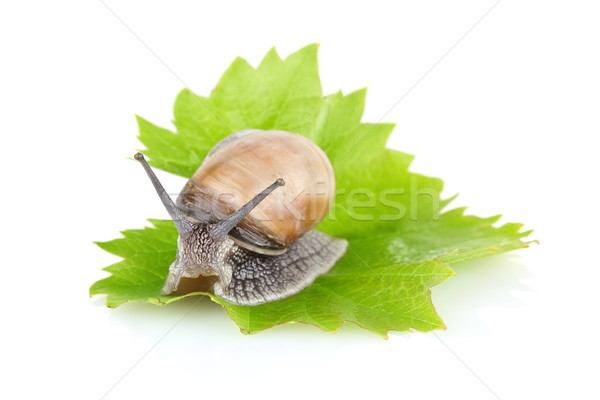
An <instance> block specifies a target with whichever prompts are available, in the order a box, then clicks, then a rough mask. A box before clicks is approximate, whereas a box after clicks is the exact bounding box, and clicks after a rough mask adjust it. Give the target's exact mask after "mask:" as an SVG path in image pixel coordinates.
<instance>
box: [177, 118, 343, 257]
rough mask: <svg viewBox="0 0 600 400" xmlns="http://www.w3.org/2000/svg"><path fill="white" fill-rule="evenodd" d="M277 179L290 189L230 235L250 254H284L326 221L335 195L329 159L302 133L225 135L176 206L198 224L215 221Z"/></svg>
mask: <svg viewBox="0 0 600 400" xmlns="http://www.w3.org/2000/svg"><path fill="white" fill-rule="evenodd" d="M277 178H283V179H284V180H285V182H286V186H285V190H280V191H275V192H273V194H271V195H270V196H268V197H267V198H265V199H264V200H263V201H262V202H261V203H260V204H259V205H258V206H256V208H255V209H254V210H253V211H252V212H251V213H250V214H249V215H248V216H247V217H246V218H244V220H242V222H240V224H238V226H237V227H236V228H234V229H233V230H232V231H231V232H230V233H229V234H230V236H231V237H232V238H233V239H234V240H235V241H236V243H237V244H238V245H240V246H242V247H245V248H247V249H249V250H252V251H255V252H257V253H261V254H281V253H283V252H284V251H285V249H286V248H287V246H288V244H289V243H290V242H292V241H293V240H294V239H296V238H298V237H300V236H302V235H303V234H305V233H306V232H308V231H309V230H311V229H313V228H315V227H316V226H317V225H318V224H319V223H320V222H321V220H323V218H325V216H326V215H327V213H328V212H329V208H330V207H331V205H332V204H333V200H334V196H335V176H334V173H333V168H332V166H331V163H330V162H329V159H328V158H327V156H326V155H325V153H324V152H323V151H322V150H321V149H320V148H319V147H318V146H317V145H316V144H315V143H313V142H312V141H310V140H309V139H307V138H306V137H304V136H302V135H299V134H296V133H290V132H285V131H260V130H248V131H242V132H238V133H234V134H232V135H230V136H228V137H226V138H225V139H223V140H222V141H220V142H219V143H217V145H216V146H215V147H214V148H213V149H212V150H211V151H210V152H209V153H208V155H207V157H206V158H205V160H204V162H203V163H202V165H201V166H200V167H199V168H198V170H197V171H196V172H195V173H194V175H193V176H192V177H191V179H190V180H189V181H188V183H187V184H186V185H185V187H184V188H183V190H182V191H181V193H180V195H179V197H178V198H177V202H176V204H177V207H178V208H179V209H180V210H182V211H183V213H184V214H185V215H186V216H188V217H189V218H191V219H193V220H196V221H199V222H203V223H215V222H218V221H221V220H223V219H225V218H226V217H227V216H228V215H230V214H232V213H233V212H234V211H235V210H237V209H239V208H240V207H241V206H243V205H244V204H246V203H247V202H249V201H250V200H251V199H252V198H253V197H254V196H255V195H256V194H257V193H259V192H260V191H261V190H263V189H264V188H265V187H267V186H269V184H271V183H272V182H273V181H274V180H276V179H277Z"/></svg>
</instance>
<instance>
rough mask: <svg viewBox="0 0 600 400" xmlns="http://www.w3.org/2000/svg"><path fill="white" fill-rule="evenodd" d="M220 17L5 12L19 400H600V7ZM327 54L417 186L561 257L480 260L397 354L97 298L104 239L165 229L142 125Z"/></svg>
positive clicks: (134, 10) (329, 68)
mask: <svg viewBox="0 0 600 400" xmlns="http://www.w3.org/2000/svg"><path fill="white" fill-rule="evenodd" d="M204 3H205V4H203V5H197V4H192V2H155V1H150V2H149V1H135V2H132V1H124V2H117V1H112V0H110V1H107V3H106V4H107V5H106V6H105V5H104V4H103V3H102V2H100V1H93V0H88V1H71V2H66V1H59V2H43V1H38V2H3V3H2V5H1V6H0V37H1V39H0V52H1V53H0V57H1V59H0V112H1V114H0V129H1V132H2V133H1V134H2V147H1V150H0V154H1V157H0V162H1V171H2V183H1V184H2V196H1V199H2V200H1V201H2V216H3V218H2V236H3V237H2V241H1V243H2V250H3V251H2V291H1V298H2V312H3V318H2V329H1V331H0V336H1V341H0V343H1V345H0V346H1V356H0V358H1V363H0V368H1V369H2V371H1V372H0V381H1V384H0V397H2V398H11V399H12V398H69V399H70V398H73V399H101V398H106V399H127V398H152V399H154V398H161V399H168V398H182V397H183V396H190V397H192V398H203V399H214V398H222V397H225V398H232V397H233V396H235V397H236V398H244V399H246V398H248V399H250V398H256V397H259V396H260V397H261V398H267V399H268V398H285V397H291V398H356V397H358V396H361V397H366V396H368V397H375V396H384V397H385V398H411V399H427V398H441V397H442V396H443V398H450V399H454V398H461V399H465V398H466V399H470V398H472V399H497V398H500V399H503V400H504V399H531V398H598V396H599V395H600V393H599V389H598V384H597V379H598V372H599V367H598V358H599V357H600V352H599V344H598V339H597V337H598V328H599V324H598V305H599V301H598V282H599V280H600V273H599V267H600V265H599V262H598V249H599V246H598V239H599V235H598V226H599V223H600V221H599V218H598V211H597V210H598V194H599V191H598V178H597V175H598V172H600V168H599V165H598V164H599V163H598V140H597V138H598V134H599V133H600V130H599V128H600V118H599V110H600V108H599V106H600V78H599V74H600V52H599V39H600V24H599V23H598V21H599V17H600V12H599V10H598V4H597V2H595V1H568V2H567V1H563V2H560V1H515V0H503V1H500V2H499V3H498V4H497V5H496V6H495V7H494V8H493V9H492V10H491V11H490V9H491V8H492V7H493V6H494V4H495V1H487V0H486V1H453V2H447V1H423V2H407V1H404V2H391V1H390V2H381V1H371V2H368V3H367V2H325V1H302V2H295V3H284V2H275V1H273V2H264V1H256V0H255V1H251V2H218V4H217V2H216V1H213V2H204ZM109 8H110V9H112V12H111V11H110V10H109ZM488 11H489V14H487V15H486V16H485V18H483V19H482V20H481V21H480V22H479V23H478V24H477V22H478V21H479V20H480V19H481V18H482V16H484V15H485V14H486V13H487V12H488ZM113 12H114V14H116V15H114V14H113ZM117 16H118V17H117ZM119 18H120V19H121V20H122V21H120V20H119ZM475 25H476V26H475ZM471 28H472V30H471ZM466 33H468V34H467V35H466V36H464V35H465V34H466ZM136 36H137V37H136ZM463 36H464V38H463ZM461 38H463V39H462V40H461ZM142 42H143V43H142ZM312 42H318V43H320V44H321V47H320V50H319V53H320V71H321V78H322V81H323V88H324V92H325V93H331V92H333V91H336V90H338V89H343V91H344V92H345V93H348V92H351V91H353V90H355V89H358V88H361V87H363V86H367V87H368V88H369V91H368V96H367V109H366V113H365V116H364V120H365V121H371V122H376V121H379V120H380V119H381V118H382V117H384V116H385V118H384V120H385V121H390V122H396V123H397V128H396V129H395V131H394V134H393V136H392V138H391V139H390V142H389V146H391V147H394V148H397V149H401V150H403V151H406V152H409V153H412V154H415V155H416V156H417V158H416V160H415V162H414V164H413V165H412V170H413V171H417V172H421V173H426V174H430V175H434V176H440V177H442V178H443V179H444V180H445V182H446V189H445V191H444V194H445V195H446V196H450V195H452V194H454V193H456V192H460V196H459V198H458V199H457V200H456V201H455V204H454V206H459V205H469V206H470V208H469V212H470V213H473V214H476V215H482V216H488V215H493V214H497V213H503V215H504V217H503V219H502V221H503V222H509V221H513V222H523V223H525V227H526V228H527V229H536V231H535V232H534V234H533V235H532V238H535V239H539V240H540V242H541V244H540V245H539V246H532V247H531V248H529V249H527V250H521V251H518V252H515V253H513V254H508V255H502V256H498V257H494V258H490V259H487V260H481V261H477V262H469V263H465V264H462V265H457V266H456V271H457V275H456V276H455V277H453V278H451V279H450V280H449V281H448V282H446V283H444V284H442V285H440V286H438V287H435V288H434V289H433V291H432V292H433V301H434V304H435V305H436V308H437V311H438V312H439V314H440V315H441V316H442V318H443V319H444V321H445V323H446V325H447V326H448V329H447V330H446V331H439V332H435V333H427V334H423V333H418V332H412V333H408V332H404V333H391V335H390V339H389V340H388V341H385V340H383V339H381V338H379V337H377V336H375V335H373V334H371V333H369V332H366V331H363V330H361V329H360V328H358V327H356V326H354V325H353V324H345V325H344V326H343V327H342V328H341V330H340V331H339V333H337V334H335V335H334V334H328V333H323V332H321V331H319V330H318V329H317V328H315V327H312V326H308V325H301V324H293V325H286V326H280V327H276V328H274V329H270V330H267V331H264V332H262V333H260V334H257V335H252V336H244V335H242V334H241V333H239V332H238V329H237V327H236V326H235V324H234V323H233V322H232V321H231V320H230V319H229V318H228V317H227V316H226V314H225V313H224V312H223V310H222V309H220V307H219V306H217V305H215V304H212V303H210V302H209V301H208V300H202V301H201V302H200V303H199V304H198V305H197V306H195V307H194V308H193V309H192V310H191V311H190V312H189V314H186V313H187V312H188V311H189V310H190V307H191V306H192V305H193V300H192V301H182V302H180V303H178V304H173V305H171V306H168V307H164V308H159V307H155V306H151V305H139V304H126V305H124V306H122V307H119V308H118V309H116V310H108V309H106V308H105V307H104V306H103V301H104V298H103V297H102V296H100V297H97V298H94V299H89V298H88V295H87V291H88V288H89V286H90V284H92V283H93V282H94V281H95V280H97V279H100V278H103V277H105V276H106V275H107V274H106V273H104V272H102V271H101V268H102V267H104V266H106V265H108V264H111V263H113V262H115V261H116V260H117V258H116V257H113V256H111V255H109V254H107V253H105V252H103V251H102V250H100V249H99V248H97V247H96V246H94V245H93V243H92V241H94V240H100V241H102V240H110V239H113V238H115V237H117V236H118V231H119V230H122V229H126V228H135V227H141V226H143V225H144V224H146V222H145V219H146V218H148V217H154V218H163V217H166V212H165V211H164V210H163V209H162V207H161V206H160V204H159V203H158V201H157V199H156V197H155V196H156V195H155V194H154V192H153V189H152V187H151V186H150V185H149V183H148V181H147V179H146V177H145V176H143V174H142V173H141V172H140V168H139V166H138V165H136V164H135V163H134V162H132V161H130V160H128V159H127V157H130V156H131V155H132V154H133V152H134V151H135V149H137V148H140V147H141V146H140V145H139V143H138V142H137V140H136V137H135V136H136V124H135V120H134V114H139V115H142V116H144V117H146V118H147V119H149V120H151V121H153V122H155V123H158V124H160V125H163V126H167V127H168V126H170V118H171V115H172V114H171V110H172V104H173V101H174V98H175V96H176V94H177V93H178V92H179V90H181V89H182V88H183V87H184V83H185V84H186V85H188V86H189V87H190V88H191V89H192V90H194V91H196V92H197V93H201V94H208V93H209V91H210V90H211V89H212V87H213V86H214V84H215V83H216V82H217V79H218V78H219V76H220V74H221V73H222V72H223V71H224V70H225V68H226V67H227V66H228V65H229V63H230V62H231V61H232V60H233V59H234V58H235V57H236V56H238V55H241V56H243V57H245V58H246V59H248V60H249V61H250V62H251V63H252V64H253V65H257V63H258V62H259V61H260V59H261V58H262V56H263V55H264V54H265V53H266V52H267V51H268V49H269V48H270V47H272V46H273V45H275V46H276V47H277V49H278V50H279V52H280V54H282V55H283V56H287V55H288V54H289V53H291V52H293V51H295V50H297V49H299V48H301V47H303V46H304V45H306V44H309V43H312ZM144 43H145V45H144ZM457 43H458V44H457ZM146 46H147V47H146ZM449 50H450V51H449ZM161 60H162V61H161ZM432 67H433V69H432ZM428 71H429V72H428ZM415 84H416V86H415ZM407 92H408V94H407ZM400 100H401V101H400ZM394 105H395V106H394ZM393 106H394V107H393ZM392 107H393V108H392ZM388 111H389V112H388ZM386 113H387V114H386ZM160 178H161V179H163V180H164V183H165V185H166V186H167V187H168V188H169V190H170V191H171V192H174V193H176V192H177V191H178V189H179V188H180V187H181V186H182V185H183V180H181V179H179V178H176V177H171V176H168V174H165V173H162V174H160ZM184 316H185V317H184ZM182 317H184V318H183V319H182ZM103 396H105V397H103Z"/></svg>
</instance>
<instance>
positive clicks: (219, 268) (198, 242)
mask: <svg viewBox="0 0 600 400" xmlns="http://www.w3.org/2000/svg"><path fill="white" fill-rule="evenodd" d="M347 246H348V242H347V241H346V240H343V239H336V238H333V237H331V236H329V235H327V234H325V233H323V232H319V231H315V230H313V231H310V232H308V233H307V234H305V235H304V236H302V237H300V238H298V239H296V240H294V241H293V242H292V243H290V244H289V246H288V249H287V251H286V252H285V253H284V254H280V255H276V256H270V255H264V254H257V253H254V252H252V251H250V250H247V249H245V248H243V247H240V246H238V245H236V244H235V242H234V241H233V240H232V239H231V238H230V237H229V236H223V237H217V238H215V237H214V236H213V235H212V234H211V225H205V224H198V225H197V226H196V227H195V228H194V231H193V233H192V234H191V235H190V236H188V237H187V238H185V239H179V242H178V254H177V258H176V260H175V262H174V263H173V264H172V265H171V268H170V269H169V276H168V278H167V281H166V283H165V286H164V287H163V289H162V291H161V293H163V294H169V293H171V292H173V291H174V290H175V289H176V287H177V282H178V281H179V278H181V277H187V278H197V277H199V276H200V275H202V276H216V277H217V281H216V282H215V284H214V286H213V292H214V294H215V295H217V296H218V297H220V298H222V299H224V300H227V301H228V302H230V303H233V304H237V305H247V306H253V305H257V304H262V303H267V302H270V301H274V300H280V299H283V298H286V297H289V296H291V295H293V294H296V293H298V292H300V291H301V290H302V289H304V288H306V287H307V286H309V285H310V284H311V283H312V282H313V281H314V280H315V279H316V278H317V277H318V276H319V275H322V274H324V273H326V272H327V271H329V270H330V269H331V268H332V267H333V266H334V265H335V263H336V262H337V260H338V259H339V258H340V257H341V256H342V255H343V254H344V252H345V251H346V248H347Z"/></svg>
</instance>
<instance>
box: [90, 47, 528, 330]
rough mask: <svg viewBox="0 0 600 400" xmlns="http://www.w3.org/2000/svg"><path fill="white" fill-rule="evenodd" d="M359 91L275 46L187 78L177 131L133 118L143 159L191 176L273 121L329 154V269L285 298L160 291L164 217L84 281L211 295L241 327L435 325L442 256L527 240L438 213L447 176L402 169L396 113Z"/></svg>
mask: <svg viewBox="0 0 600 400" xmlns="http://www.w3.org/2000/svg"><path fill="white" fill-rule="evenodd" d="M365 96H366V90H365V89H362V90H358V91H356V92H353V93H350V94H348V95H343V94H342V93H341V92H339V93H335V94H332V95H329V96H325V97H323V95H322V92H321V84H320V81H319V76H318V66H317V46H316V45H310V46H307V47H305V48H303V49H301V50H299V51H297V52H296V53H294V54H292V55H290V56H289V57H288V58H286V59H285V60H282V59H281V58H280V57H279V55H278V54H277V52H276V51H275V50H274V49H273V50H271V51H269V53H267V55H266V56H265V58H264V59H263V61H262V62H261V64H260V65H259V67H258V68H256V69H254V68H252V67H251V66H250V65H249V64H248V63H247V62H246V61H245V60H243V59H241V58H238V59H236V60H235V61H234V62H233V63H232V65H231V66H230V67H229V68H228V69H227V71H226V72H225V74H224V75H223V77H222V78H221V80H220V81H219V83H218V84H217V87H216V88H215V89H214V91H213V92H212V93H211V95H210V96H209V97H202V96H198V95H196V94H194V93H192V92H191V91H189V90H188V89H184V90H183V91H182V92H181V93H180V94H179V95H178V96H177V99H176V101H175V109H174V115H175V120H174V125H175V127H176V132H172V131H170V130H168V129H164V128H161V127H158V126H156V125H153V124H152V123H150V122H148V121H146V120H144V119H142V118H140V117H138V125H139V130H140V134H139V138H140V141H141V142H142V143H143V144H144V145H145V146H146V148H147V149H146V150H144V153H145V154H146V155H147V156H148V157H150V163H151V164H152V165H153V166H155V167H157V168H160V169H163V170H165V171H168V172H172V173H174V174H178V175H181V176H184V177H189V176H191V175H192V174H193V172H194V171H195V170H196V168H197V167H198V165H200V163H201V162H202V160H203V158H204V157H205V156H206V154H207V153H208V151H209V150H210V149H211V148H212V147H213V146H214V145H215V144H216V143H217V142H218V141H219V140H221V139H223V138H224V137H226V136H227V135H229V134H231V133H232V132H236V131H240V130H244V129H253V128H257V129H279V130H287V131H292V132H297V133H300V134H302V135H305V136H307V137H309V138H310V139H312V140H313V141H314V142H315V143H317V144H318V145H319V146H320V147H321V148H322V149H323V150H324V151H325V153H326V154H327V156H328V157H329V159H330V160H331V162H332V164H333V167H334V170H335V175H336V181H337V190H338V193H337V195H336V199H335V203H334V206H333V207H332V210H331V211H330V213H329V215H328V217H327V218H326V219H325V220H324V221H323V222H322V223H321V224H320V225H319V227H318V229H319V230H322V231H324V232H327V233H329V234H331V235H333V236H337V237H344V238H346V239H348V241H349V248H348V251H347V252H346V254H345V255H344V257H342V259H341V260H340V261H339V262H338V263H337V264H336V266H335V267H334V268H333V269H332V270H331V271H330V272H329V273H328V274H325V275H323V276H321V277H319V278H318V279H317V280H316V281H315V282H314V283H313V284H312V285H311V286H309V287H308V288H306V289H305V290H303V291H302V292H301V293H298V294H297V295H295V296H292V297H290V298H287V299H284V300H280V301H276V302H272V303H267V304H262V305H258V306H253V307H249V306H236V305H232V304H229V303H227V302H226V301H224V300H222V299H219V298H217V297H215V296H214V295H212V294H210V293H207V292H193V293H189V294H187V295H185V296H163V295H160V289H161V287H162V285H163V283H164V281H165V279H166V276H167V272H168V268H169V265H170V264H171V262H172V261H173V260H174V259H175V252H176V248H177V244H176V240H177V232H176V230H175V227H174V225H173V223H172V222H171V221H161V220H151V223H152V225H153V227H151V228H144V229H138V230H126V231H124V232H122V234H123V238H120V239H115V240H112V241H109V242H103V243H98V245H99V246H100V247H101V248H102V249H104V250H106V251H108V252H110V253H112V254H115V255H117V256H119V257H122V258H123V260H122V261H120V262H118V263H116V264H114V265H111V266H109V267H107V268H106V269H105V270H106V271H107V272H109V273H111V276H109V277H107V278H105V279H102V280H100V281H98V282H96V283H94V284H93V285H92V287H91V288H90V295H95V294H107V300H106V302H107V305H108V306H109V307H116V306H118V305H120V304H122V303H124V302H150V303H154V304H168V303H170V302H173V301H176V300H179V299H181V298H183V297H187V296H193V295H207V296H210V297H211V299H212V300H213V301H215V302H217V303H219V304H221V305H222V306H223V307H225V309H226V310H227V313H228V314H229V316H230V317H231V318H232V319H233V320H234V321H235V322H236V323H237V324H238V325H239V326H240V328H241V330H242V331H243V332H245V333H253V332H257V331H260V330H263V329H266V328H269V327H272V326H274V325H277V324H282V323H287V322H304V323H309V324H313V325H316V326H318V327H319V328H321V329H323V330H325V331H329V332H334V331H336V330H337V329H339V327H340V326H341V324H342V323H343V322H344V321H351V322H354V323H356V324H358V325H360V326H362V327H363V328H365V329H368V330H370V331H372V332H375V333H377V334H379V335H382V336H384V337H386V336H387V332H388V331H389V330H409V329H417V330H421V331H429V330H434V329H443V328H444V324H443V322H442V320H441V319H440V317H439V316H438V315H437V314H436V312H435V309H434V308H433V305H432V303H431V298H430V288H431V287H432V286H433V285H437V284H439V283H441V282H443V281H445V280H446V279H448V278H449V277H451V276H452V275H453V274H454V271H453V270H452V269H451V268H450V267H449V265H451V264H454V263H458V262H461V261H465V260H470V259H476V258H482V257H485V256H489V255H493V254H498V253H501V252H506V251H510V250H515V249H518V248H523V247H527V245H528V242H525V241H523V238H524V237H526V236H527V235H529V233H530V232H522V231H521V228H522V226H521V225H520V224H505V225H503V226H500V227H495V226H494V225H493V224H494V223H495V222H497V220H498V219H499V216H496V217H491V218H479V217H475V216H465V215H464V209H454V210H451V211H447V212H445V213H442V212H441V210H442V209H443V208H444V207H445V206H447V205H448V203H449V202H450V201H451V199H448V200H443V199H441V198H440V192H441V190H442V187H443V183H442V181H441V180H440V179H438V178H431V177H426V176H423V175H419V174H415V173H413V172H410V171H409V166H410V163H411V161H412V159H413V157H412V156H411V155H408V154H405V153H402V152H398V151H394V150H389V149H386V148H385V144H386V141H387V139H388V137H389V135H390V133H391V132H392V129H393V127H394V125H393V124H387V123H383V124H367V123H362V122H361V117H362V113H363V110H364V106H365Z"/></svg>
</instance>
